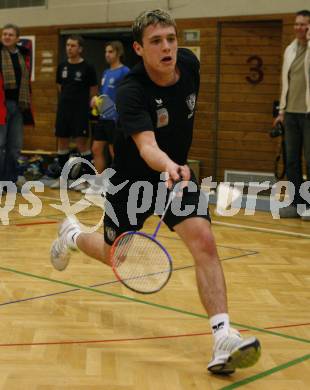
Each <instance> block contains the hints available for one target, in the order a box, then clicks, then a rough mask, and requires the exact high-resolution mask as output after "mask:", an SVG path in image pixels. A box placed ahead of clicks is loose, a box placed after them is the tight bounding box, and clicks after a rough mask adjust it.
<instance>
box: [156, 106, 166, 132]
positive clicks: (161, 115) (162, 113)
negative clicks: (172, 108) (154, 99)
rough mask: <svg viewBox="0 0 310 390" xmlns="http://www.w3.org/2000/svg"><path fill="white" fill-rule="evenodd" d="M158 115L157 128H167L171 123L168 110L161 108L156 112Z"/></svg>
mask: <svg viewBox="0 0 310 390" xmlns="http://www.w3.org/2000/svg"><path fill="white" fill-rule="evenodd" d="M156 113H157V128H158V129H159V128H160V127H165V126H167V125H168V123H169V113H168V110H167V109H166V108H164V107H163V108H160V109H159V110H157V111H156Z"/></svg>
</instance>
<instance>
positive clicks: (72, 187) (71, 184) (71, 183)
mask: <svg viewBox="0 0 310 390" xmlns="http://www.w3.org/2000/svg"><path fill="white" fill-rule="evenodd" d="M75 181H76V180H73V181H72V180H69V186H68V188H69V189H70V190H73V191H79V192H82V191H83V190H84V189H86V188H87V185H86V183H79V184H76V185H74V183H75Z"/></svg>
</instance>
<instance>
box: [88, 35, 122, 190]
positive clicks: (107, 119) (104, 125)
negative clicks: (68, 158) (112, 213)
mask: <svg viewBox="0 0 310 390" xmlns="http://www.w3.org/2000/svg"><path fill="white" fill-rule="evenodd" d="M123 56H124V47H123V44H122V42H120V41H112V42H109V43H107V45H106V47H105V59H106V62H107V63H108V65H109V68H108V69H106V70H105V71H104V72H103V75H102V80H101V86H100V90H99V93H100V95H107V96H108V97H109V98H110V99H111V100H110V102H111V106H110V107H109V108H108V109H107V110H105V112H104V113H103V114H101V115H100V117H99V120H98V122H97V123H96V125H95V128H94V131H93V144H92V152H93V157H94V165H95V168H96V170H97V172H98V173H102V172H103V170H104V169H105V168H106V161H105V158H104V154H103V150H104V148H105V146H106V145H107V144H108V146H109V153H110V155H111V157H112V159H113V158H114V150H113V141H114V136H115V131H116V129H115V124H116V121H117V112H116V107H115V98H116V91H117V87H118V85H119V83H120V82H121V80H122V79H123V78H124V77H125V76H126V74H127V73H128V72H129V68H128V67H127V66H125V65H123V64H122V62H121V59H122V57H123ZM91 106H92V107H95V106H96V97H94V98H93V99H92V102H91ZM101 190H102V189H101V188H100V187H99V186H97V185H96V183H95V185H94V186H91V188H89V189H86V190H83V192H87V193H89V192H91V191H92V192H94V193H98V192H99V193H100V192H101Z"/></svg>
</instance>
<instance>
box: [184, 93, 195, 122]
mask: <svg viewBox="0 0 310 390" xmlns="http://www.w3.org/2000/svg"><path fill="white" fill-rule="evenodd" d="M186 104H187V107H188V108H189V110H190V113H189V114H188V116H187V118H188V119H190V118H191V117H192V116H193V115H194V109H195V105H196V94H195V93H191V94H190V95H189V96H187V98H186Z"/></svg>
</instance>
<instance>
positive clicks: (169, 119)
mask: <svg viewBox="0 0 310 390" xmlns="http://www.w3.org/2000/svg"><path fill="white" fill-rule="evenodd" d="M177 66H178V69H179V70H180V79H179V80H178V82H177V83H176V84H174V85H172V86H169V87H162V86H158V85H157V84H155V83H154V82H153V81H152V80H151V79H150V78H149V77H148V75H147V73H146V71H145V68H144V65H143V63H139V64H137V65H136V66H135V67H134V68H133V69H132V71H131V72H130V73H129V74H128V75H127V76H126V77H125V78H124V80H123V81H122V83H121V84H120V85H119V87H118V90H117V97H116V107H117V111H118V114H119V120H118V126H117V134H116V139H115V145H114V147H115V159H114V163H113V168H114V169H115V170H116V171H117V174H116V175H115V176H116V177H115V180H117V181H118V180H119V181H122V180H125V179H129V180H130V181H134V180H149V181H151V182H157V181H158V180H159V174H160V173H159V172H156V171H154V170H152V169H151V168H150V167H149V166H148V165H147V164H146V163H145V161H144V160H143V159H142V158H141V157H140V154H139V151H138V148H137V146H136V145H135V143H134V141H133V139H132V137H131V135H132V134H135V133H138V132H142V131H146V130H153V131H154V133H155V138H156V141H157V143H158V146H159V148H160V149H161V150H163V151H164V152H165V153H167V155H168V156H169V157H170V158H171V159H172V160H173V161H174V162H176V163H177V164H180V165H184V164H186V161H187V155H188V152H189V149H190V146H191V143H192V135H193V125H194V113H195V105H196V101H197V96H198V91H199V83H200V77H199V61H198V59H197V58H196V56H195V55H194V54H193V53H192V52H191V51H190V50H188V49H179V50H178V56H177Z"/></svg>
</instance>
